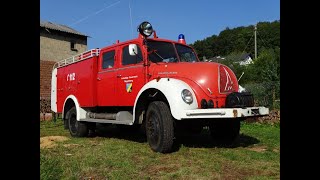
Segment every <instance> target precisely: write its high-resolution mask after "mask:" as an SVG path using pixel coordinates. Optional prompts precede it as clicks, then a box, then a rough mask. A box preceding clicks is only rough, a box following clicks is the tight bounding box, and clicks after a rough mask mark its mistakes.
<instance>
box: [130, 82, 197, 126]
mask: <svg viewBox="0 0 320 180" xmlns="http://www.w3.org/2000/svg"><path fill="white" fill-rule="evenodd" d="M151 88H153V89H157V90H159V91H160V92H162V93H163V94H164V96H165V97H166V98H167V100H168V102H169V106H170V107H169V108H170V110H171V114H172V116H173V117H174V118H175V119H177V120H181V117H184V116H185V115H184V111H183V110H192V109H197V108H198V102H197V99H196V96H195V94H194V92H193V90H192V89H191V87H190V86H189V85H188V84H187V83H185V82H183V81H181V80H178V79H173V78H161V79H160V80H159V81H157V80H152V81H150V82H148V83H147V84H145V85H144V86H143V87H142V88H141V90H140V91H139V93H138V95H137V97H136V100H135V103H134V109H133V120H134V119H135V110H136V106H137V102H138V99H139V97H140V95H141V94H142V93H143V92H144V91H146V90H148V89H151ZM183 89H188V90H189V91H190V92H191V93H192V96H193V102H192V103H191V104H187V103H185V102H184V101H183V100H182V96H181V92H182V90H183Z"/></svg>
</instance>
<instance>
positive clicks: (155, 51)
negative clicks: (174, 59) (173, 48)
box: [148, 50, 164, 60]
mask: <svg viewBox="0 0 320 180" xmlns="http://www.w3.org/2000/svg"><path fill="white" fill-rule="evenodd" d="M152 53H155V54H156V55H157V56H158V57H159V58H161V59H162V60H164V58H163V57H162V56H160V54H158V53H157V50H151V51H150V53H148V54H152Z"/></svg>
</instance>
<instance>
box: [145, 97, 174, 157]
mask: <svg viewBox="0 0 320 180" xmlns="http://www.w3.org/2000/svg"><path fill="white" fill-rule="evenodd" d="M146 134H147V140H148V143H149V146H150V147H151V149H152V150H153V151H156V152H160V153H167V152H170V151H171V149H172V145H173V138H174V128H173V118H172V116H171V112H170V109H169V107H168V105H167V104H166V103H164V102H162V101H154V102H152V103H150V105H149V107H148V110H147V116H146Z"/></svg>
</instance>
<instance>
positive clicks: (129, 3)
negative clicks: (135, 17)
mask: <svg viewBox="0 0 320 180" xmlns="http://www.w3.org/2000/svg"><path fill="white" fill-rule="evenodd" d="M130 2H131V0H129V10H130V23H131V38H133V27H132V15H131V3H130Z"/></svg>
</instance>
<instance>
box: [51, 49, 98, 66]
mask: <svg viewBox="0 0 320 180" xmlns="http://www.w3.org/2000/svg"><path fill="white" fill-rule="evenodd" d="M99 54H100V49H99V48H97V49H91V50H88V51H86V52H83V53H81V54H77V55H74V56H72V57H69V58H67V59H64V60H61V61H58V62H56V63H55V64H54V65H53V69H55V68H59V67H63V66H66V65H69V64H73V63H76V62H79V61H82V60H85V59H89V58H91V57H94V56H99Z"/></svg>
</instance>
